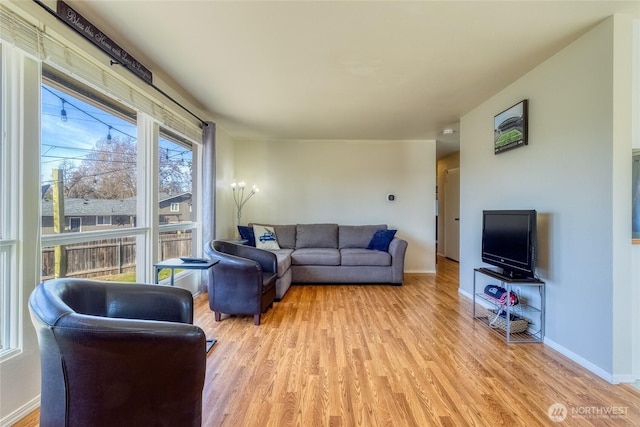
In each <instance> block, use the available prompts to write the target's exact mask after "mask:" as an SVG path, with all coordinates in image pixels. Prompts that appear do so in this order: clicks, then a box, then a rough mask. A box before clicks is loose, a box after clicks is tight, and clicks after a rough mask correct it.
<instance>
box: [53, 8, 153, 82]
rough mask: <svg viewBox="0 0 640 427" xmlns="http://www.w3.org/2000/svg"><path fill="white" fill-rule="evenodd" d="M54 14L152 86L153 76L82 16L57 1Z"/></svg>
mask: <svg viewBox="0 0 640 427" xmlns="http://www.w3.org/2000/svg"><path fill="white" fill-rule="evenodd" d="M56 14H57V15H58V17H59V18H60V19H62V21H64V22H65V23H66V24H67V25H69V26H70V27H71V28H73V29H74V30H76V31H77V32H78V33H79V34H80V35H82V36H83V37H84V38H86V39H87V40H89V41H90V42H91V43H93V44H94V45H96V46H97V47H98V48H100V49H101V50H102V51H104V52H105V53H106V54H107V55H109V56H110V57H111V58H113V60H114V61H116V62H117V63H119V64H120V65H123V66H124V67H126V68H127V69H128V70H129V71H131V72H132V73H133V74H135V75H136V76H138V77H140V78H141V79H142V80H144V81H145V82H147V83H149V84H153V83H152V81H153V75H152V74H151V71H149V70H148V69H147V68H146V67H144V66H143V65H142V64H141V63H140V62H138V61H137V60H136V59H135V58H134V57H133V56H131V55H129V54H128V53H127V52H126V51H125V50H124V49H122V48H121V47H120V46H118V45H117V44H116V43H115V42H114V41H113V40H111V39H110V38H109V37H107V36H106V35H104V33H102V31H100V30H99V29H98V28H96V27H95V26H94V25H93V24H92V23H91V22H89V21H87V20H86V19H85V18H84V17H83V16H82V15H80V14H79V13H78V12H76V11H75V10H73V9H72V8H71V7H70V6H69V5H68V4H66V3H65V2H63V1H61V0H58V7H57V10H56Z"/></svg>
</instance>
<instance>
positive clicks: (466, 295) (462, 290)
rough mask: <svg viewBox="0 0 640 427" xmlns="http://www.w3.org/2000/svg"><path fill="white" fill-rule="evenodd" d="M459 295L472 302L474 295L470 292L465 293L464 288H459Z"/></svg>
mask: <svg viewBox="0 0 640 427" xmlns="http://www.w3.org/2000/svg"><path fill="white" fill-rule="evenodd" d="M458 293H459V294H461V295H462V296H464V297H467V298H468V299H470V300H473V295H471V294H470V293H469V292H467V291H465V290H464V289H462V288H458Z"/></svg>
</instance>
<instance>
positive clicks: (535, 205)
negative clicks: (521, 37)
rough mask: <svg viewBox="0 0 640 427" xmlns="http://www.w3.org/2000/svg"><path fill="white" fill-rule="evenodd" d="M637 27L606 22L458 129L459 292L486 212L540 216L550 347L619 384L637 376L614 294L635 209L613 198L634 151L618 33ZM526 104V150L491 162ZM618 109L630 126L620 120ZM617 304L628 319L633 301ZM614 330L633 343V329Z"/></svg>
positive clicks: (623, 271) (467, 286) (468, 287)
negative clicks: (500, 136) (502, 134)
mask: <svg viewBox="0 0 640 427" xmlns="http://www.w3.org/2000/svg"><path fill="white" fill-rule="evenodd" d="M614 22H615V26H614ZM630 23H631V21H630V19H624V18H619V17H616V18H615V19H614V18H609V19H607V20H606V21H604V22H602V23H601V24H599V25H597V26H596V27H594V28H593V29H592V30H591V31H589V32H588V33H586V34H585V35H584V36H582V37H581V38H579V39H578V40H576V41H575V42H574V43H572V44H571V45H569V46H568V47H567V48H565V49H563V50H562V51H561V52H559V53H558V54H556V55H554V56H553V57H552V58H550V59H549V60H547V61H546V62H544V63H542V64H541V65H539V66H538V67H536V68H535V69H533V70H532V71H530V72H529V73H528V74H526V75H525V76H523V77H522V78H520V79H519V80H518V81H516V82H515V83H513V84H512V85H510V86H508V87H507V88H505V89H504V90H503V91H501V92H500V93H498V94H497V95H495V96H494V97H492V98H490V99H489V100H487V101H486V102H484V103H483V104H482V105H480V106H479V107H478V108H476V109H475V110H473V111H471V112H470V113H469V114H467V115H465V116H464V117H463V118H462V120H461V132H460V135H461V217H463V218H465V221H462V222H461V235H462V236H464V238H462V239H461V240H462V241H461V250H460V252H461V262H460V286H461V292H463V293H471V292H472V286H473V268H474V267H477V266H480V265H482V263H481V258H480V243H481V214H482V210H483V209H536V210H537V211H538V213H539V230H538V245H539V246H538V274H539V275H540V276H541V278H542V279H543V280H545V281H546V284H547V290H546V292H547V293H546V308H547V311H546V339H545V342H546V343H547V344H549V345H552V346H553V347H555V348H557V349H558V350H560V351H562V352H563V353H564V354H566V355H567V356H569V357H572V358H573V359H574V360H576V361H578V362H579V363H581V364H582V365H584V366H585V367H587V368H589V369H591V370H592V371H594V372H596V373H597V374H599V375H601V376H603V377H605V378H607V379H609V380H611V381H613V380H614V376H625V375H629V374H630V371H629V370H627V371H624V372H622V371H616V370H614V361H613V354H614V348H613V347H614V344H613V341H614V334H613V327H614V316H613V306H614V297H615V296H616V295H621V293H622V292H627V295H629V291H630V290H631V289H630V286H631V285H630V284H631V280H630V279H629V277H630V275H631V271H630V268H631V264H630V258H631V255H630V254H631V245H630V232H629V224H630V221H631V217H630V215H631V212H630V197H628V196H627V197H626V199H627V200H628V206H627V205H626V203H627V202H626V201H621V200H620V197H618V195H615V196H614V193H615V189H614V184H618V183H620V182H623V181H624V179H625V178H626V179H627V181H628V182H630V176H631V175H630V164H631V162H630V161H629V157H628V156H627V157H626V158H625V159H622V160H621V159H620V156H619V153H620V152H621V150H622V149H626V150H627V153H630V151H631V143H630V132H631V119H630V111H631V108H630V106H626V107H625V106H624V105H621V104H620V102H621V101H620V100H618V99H617V98H616V97H615V96H614V90H613V87H614V75H616V74H618V75H619V74H620V72H619V70H615V72H614V58H613V50H612V46H613V45H614V42H615V41H616V40H614V27H616V28H619V29H620V30H623V31H618V32H617V33H616V34H617V35H618V36H623V35H624V36H627V35H628V34H627V33H629V34H630V32H628V31H627V30H628V29H629V28H630ZM618 26H619V27H618ZM622 33H624V34H622ZM624 43H626V42H624ZM624 43H623V44H624ZM628 53H629V54H630V52H628ZM625 73H626V71H624V72H623V73H622V74H625ZM630 80H631V79H628V80H627V81H622V80H618V81H615V84H616V93H620V91H621V90H624V89H625V86H626V90H627V91H630V90H631V87H630V85H631V82H630ZM525 98H528V99H529V145H528V146H525V147H522V148H517V149H515V150H512V151H508V152H504V153H501V154H499V155H494V154H493V117H494V115H495V114H497V113H499V112H500V111H502V110H504V109H505V108H507V107H509V106H510V105H513V104H514V103H516V102H518V101H520V100H521V99H525ZM625 108H626V110H625ZM614 110H615V111H616V112H617V113H618V114H625V115H626V116H625V118H624V119H623V120H622V119H619V120H617V122H615V123H614V117H613V115H614ZM614 125H615V126H614ZM625 138H626V139H625ZM627 173H628V176H627ZM627 194H630V192H629V193H627ZM614 202H615V203H614ZM614 213H615V215H614ZM620 224H626V230H627V233H626V235H624V236H621V234H620V230H621V229H622V230H625V226H624V225H620ZM623 233H624V232H623ZM614 252H615V254H616V256H618V257H619V258H620V259H622V262H619V261H618V260H617V261H615V262H614V260H613V254H614ZM614 267H615V268H616V269H618V270H617V271H615V272H614ZM615 280H618V282H616V283H614V281H615ZM620 280H627V282H625V283H621V282H620ZM615 299H616V303H617V304H619V308H620V309H621V310H623V311H624V312H628V311H629V309H630V307H629V304H630V299H629V298H627V300H626V302H625V301H624V300H623V299H621V298H615ZM627 323H629V322H627ZM616 327H620V328H622V329H623V330H620V331H619V332H618V333H619V334H620V337H622V336H625V337H627V340H628V341H630V340H631V339H630V337H631V328H630V327H629V326H628V325H626V326H625V325H622V324H621V323H620V322H617V323H616ZM586 337H588V338H586ZM624 357H627V358H628V357H630V354H629V352H627V353H626V355H625V356H624ZM622 365H624V369H626V368H628V367H629V366H628V364H626V362H625V363H622V364H621V365H620V366H622Z"/></svg>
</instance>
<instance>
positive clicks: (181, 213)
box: [158, 128, 197, 260]
mask: <svg viewBox="0 0 640 427" xmlns="http://www.w3.org/2000/svg"><path fill="white" fill-rule="evenodd" d="M159 143H160V145H159V156H158V157H159V165H158V167H159V170H160V173H159V175H160V180H159V183H158V186H159V201H160V210H159V215H160V216H159V218H160V221H159V224H160V233H159V242H158V243H159V248H158V249H159V254H158V257H159V259H160V260H165V259H169V258H177V257H181V256H190V255H192V254H193V253H196V252H197V242H196V239H193V233H192V230H193V229H194V227H195V224H194V221H193V220H194V218H193V215H192V212H191V209H189V210H188V211H187V209H185V204H188V205H189V206H191V203H192V200H193V191H192V183H193V148H192V144H191V143H190V142H189V141H187V140H186V139H184V138H181V137H180V136H178V135H176V134H175V133H173V132H171V131H170V130H168V129H166V128H161V130H160V138H159ZM180 205H182V206H180Z"/></svg>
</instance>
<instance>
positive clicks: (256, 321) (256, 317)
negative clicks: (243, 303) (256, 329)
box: [253, 314, 260, 325]
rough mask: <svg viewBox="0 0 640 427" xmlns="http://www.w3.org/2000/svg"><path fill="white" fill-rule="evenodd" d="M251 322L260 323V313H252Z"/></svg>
mask: <svg viewBox="0 0 640 427" xmlns="http://www.w3.org/2000/svg"><path fill="white" fill-rule="evenodd" d="M253 324H254V325H259V324H260V315H259V314H254V315H253Z"/></svg>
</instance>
